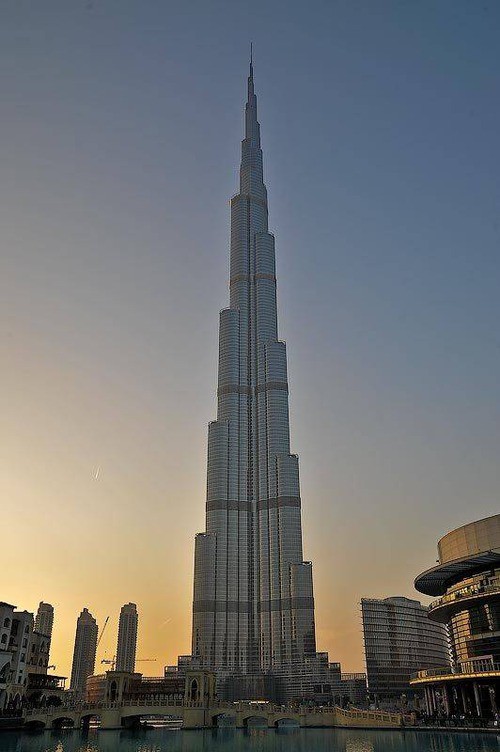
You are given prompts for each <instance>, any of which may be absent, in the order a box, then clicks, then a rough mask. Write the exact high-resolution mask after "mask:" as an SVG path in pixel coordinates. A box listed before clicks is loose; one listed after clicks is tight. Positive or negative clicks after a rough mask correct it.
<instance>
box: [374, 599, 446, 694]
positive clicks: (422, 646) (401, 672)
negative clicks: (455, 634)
mask: <svg viewBox="0 0 500 752" xmlns="http://www.w3.org/2000/svg"><path fill="white" fill-rule="evenodd" d="M361 617H362V622H363V638H364V647H365V661H366V674H367V679H368V690H369V692H370V694H371V695H372V696H373V699H374V700H375V701H377V702H379V703H393V702H395V701H398V700H399V699H400V698H401V695H408V694H409V693H410V694H411V690H410V677H411V675H412V673H414V672H415V671H417V670H419V669H435V668H443V667H445V668H448V667H449V666H450V649H449V640H448V634H447V630H446V627H445V626H443V625H441V624H436V623H434V622H431V621H430V620H429V618H428V609H427V608H426V607H425V606H423V605H422V604H421V603H420V602H419V601H415V600H411V599H410V598H403V597H393V598H384V599H378V598H363V599H362V600H361Z"/></svg>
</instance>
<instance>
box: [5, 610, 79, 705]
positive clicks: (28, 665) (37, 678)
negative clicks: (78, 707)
mask: <svg viewBox="0 0 500 752" xmlns="http://www.w3.org/2000/svg"><path fill="white" fill-rule="evenodd" d="M35 627H36V620H35V619H34V617H33V614H32V613H31V612H30V611H18V610H16V607H15V606H14V605H12V604H10V603H5V602H0V711H4V710H7V711H20V709H21V707H22V706H23V705H26V704H28V705H29V704H33V703H35V702H40V701H41V700H43V701H44V702H46V701H49V702H53V701H54V698H55V697H56V696H59V694H60V693H61V692H62V690H64V677H59V676H47V670H48V667H49V666H48V664H49V651H50V637H49V636H47V635H45V634H42V633H41V632H38V631H37V630H36V628H35Z"/></svg>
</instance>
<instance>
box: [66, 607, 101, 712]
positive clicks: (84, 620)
mask: <svg viewBox="0 0 500 752" xmlns="http://www.w3.org/2000/svg"><path fill="white" fill-rule="evenodd" d="M97 634H98V628H97V622H96V620H95V619H94V617H93V616H92V614H91V613H90V612H89V610H88V609H87V608H84V609H83V611H82V612H81V614H80V616H79V617H78V619H77V622H76V635H75V649H74V652H73V665H72V667H71V683H70V689H71V690H72V691H73V692H74V693H75V695H76V696H79V697H82V696H83V695H84V693H85V682H86V681H87V677H88V676H91V675H92V674H93V673H94V667H95V656H96V650H97Z"/></svg>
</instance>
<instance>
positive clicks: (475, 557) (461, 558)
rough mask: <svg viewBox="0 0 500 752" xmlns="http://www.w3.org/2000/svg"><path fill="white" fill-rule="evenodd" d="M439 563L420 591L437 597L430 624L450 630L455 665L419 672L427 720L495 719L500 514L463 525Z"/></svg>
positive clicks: (447, 540) (499, 682)
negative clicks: (442, 717) (441, 717)
mask: <svg viewBox="0 0 500 752" xmlns="http://www.w3.org/2000/svg"><path fill="white" fill-rule="evenodd" d="M438 554H439V563H438V565H437V566H435V567H432V569H428V570H426V571H425V572H423V573H422V574H420V575H419V576H418V577H417V578H416V580H415V587H416V589H417V590H418V591H419V592H421V593H425V595H431V596H434V597H435V598H436V596H437V598H436V600H434V601H433V602H432V603H431V605H430V607H429V619H430V621H431V623H433V624H436V625H437V626H442V625H447V626H448V631H449V634H450V640H451V650H452V659H453V665H452V667H451V668H446V669H445V670H443V671H425V670H421V671H419V672H418V673H416V674H415V675H414V676H413V677H412V680H411V685H412V687H413V688H414V689H415V690H416V689H419V688H420V689H422V690H423V692H424V698H425V704H426V711H427V713H428V715H431V716H433V715H438V716H464V715H465V716H467V717H468V716H477V717H481V718H493V717H495V716H496V715H497V713H498V711H499V709H500V514H496V515H494V516H492V517H487V518H486V519H483V520H478V521H477V522H471V523H469V524H467V525H463V526H462V527H459V528H458V529H456V530H453V531H452V532H450V533H448V534H447V535H445V536H444V537H443V538H441V540H440V541H439V543H438Z"/></svg>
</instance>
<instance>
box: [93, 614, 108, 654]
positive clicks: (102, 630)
mask: <svg viewBox="0 0 500 752" xmlns="http://www.w3.org/2000/svg"><path fill="white" fill-rule="evenodd" d="M108 621H109V616H106V621H105V622H104V626H103V628H102V629H101V634H100V635H99V638H98V640H97V645H96V650H97V648H98V647H99V643H100V642H101V640H102V636H103V634H104V630H105V629H106V626H107V624H108Z"/></svg>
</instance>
